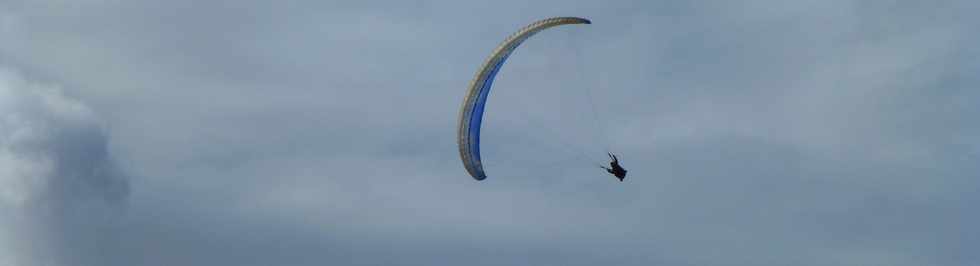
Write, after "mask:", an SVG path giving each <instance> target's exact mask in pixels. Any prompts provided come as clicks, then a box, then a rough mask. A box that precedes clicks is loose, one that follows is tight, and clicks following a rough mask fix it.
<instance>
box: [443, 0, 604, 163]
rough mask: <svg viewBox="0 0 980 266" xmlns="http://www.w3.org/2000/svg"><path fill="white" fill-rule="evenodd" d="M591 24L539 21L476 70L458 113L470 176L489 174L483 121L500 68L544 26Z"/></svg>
mask: <svg viewBox="0 0 980 266" xmlns="http://www.w3.org/2000/svg"><path fill="white" fill-rule="evenodd" d="M591 23H592V22H591V21H589V20H588V19H584V18H576V17H556V18H549V19H544V20H540V21H537V22H534V23H531V24H530V25H527V26H525V27H524V28H521V30H519V31H517V32H516V33H514V34H512V35H510V36H509V37H507V39H505V40H504V42H503V43H501V44H500V45H499V46H497V48H495V49H494V50H493V53H492V54H490V57H489V58H487V60H486V62H484V63H483V66H481V67H480V70H479V71H477V72H476V77H474V78H473V80H472V81H470V86H469V88H468V92H467V93H466V98H465V99H464V100H463V107H462V108H461V109H460V113H459V126H458V129H457V135H456V142H457V144H459V157H460V159H462V160H463V166H464V167H466V171H467V172H469V174H470V176H472V177H473V178H475V179H476V180H483V179H485V178H487V175H486V173H484V172H483V163H482V162H481V161H480V124H481V122H482V120H483V109H484V106H485V105H486V103H487V95H488V94H489V93H490V87H491V86H492V84H493V78H494V77H495V76H496V75H497V71H498V70H500V66H501V65H503V64H504V61H506V60H507V57H508V56H510V53H511V52H513V51H514V49H515V48H517V46H519V45H521V43H522V42H524V41H525V40H527V39H528V38H530V37H531V36H532V35H534V34H535V33H538V32H540V31H542V30H544V29H547V28H551V27H554V26H558V25H565V24H591Z"/></svg>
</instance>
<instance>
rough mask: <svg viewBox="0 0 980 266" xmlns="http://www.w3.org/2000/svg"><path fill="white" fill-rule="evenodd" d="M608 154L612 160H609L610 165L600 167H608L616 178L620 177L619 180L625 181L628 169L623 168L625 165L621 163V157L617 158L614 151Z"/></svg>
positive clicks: (607, 170) (607, 169) (608, 170)
mask: <svg viewBox="0 0 980 266" xmlns="http://www.w3.org/2000/svg"><path fill="white" fill-rule="evenodd" d="M606 155H609V159H610V160H612V161H611V162H609V167H605V166H602V165H600V166H599V167H600V168H602V169H606V172H609V173H610V174H612V175H614V176H616V178H619V182H623V179H624V178H626V169H623V167H622V166H620V165H619V158H616V155H613V154H612V153H607V154H606Z"/></svg>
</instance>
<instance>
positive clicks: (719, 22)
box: [0, 0, 980, 265]
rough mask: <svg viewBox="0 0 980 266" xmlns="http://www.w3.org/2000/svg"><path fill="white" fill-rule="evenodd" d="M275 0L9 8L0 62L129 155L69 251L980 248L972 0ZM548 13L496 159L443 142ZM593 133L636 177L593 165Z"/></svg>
mask: <svg viewBox="0 0 980 266" xmlns="http://www.w3.org/2000/svg"><path fill="white" fill-rule="evenodd" d="M270 3H271V2H264V1H236V2H235V3H234V4H229V3H227V2H223V1H209V2H201V1H167V2H153V1H74V2H72V3H60V2H40V1H23V2H17V1H12V2H6V3H4V4H0V7H3V8H0V10H3V11H0V23H3V24H2V27H0V30H2V31H3V33H4V34H2V35H0V60H5V61H8V62H10V63H9V64H11V65H14V66H15V67H18V68H19V69H22V70H23V72H24V73H26V74H25V75H27V76H30V77H39V79H43V80H52V81H56V82H58V83H59V84H65V88H64V90H65V92H66V93H67V94H69V95H72V96H74V97H75V98H78V99H81V100H83V101H84V102H85V103H87V104H89V106H91V108H92V109H94V110H97V111H98V113H99V114H100V115H101V118H103V119H104V120H105V121H106V124H107V127H106V128H107V129H108V132H109V133H111V135H112V143H110V144H111V145H108V150H107V151H106V152H107V153H108V154H117V155H119V156H115V157H118V160H119V161H120V162H121V164H122V165H124V166H126V168H127V170H128V171H132V172H134V173H135V174H134V176H136V177H139V178H137V179H134V180H133V181H132V188H131V192H130V194H129V198H128V205H129V208H128V210H127V212H126V213H125V216H124V217H123V218H120V219H108V220H109V221H107V222H106V223H103V224H104V226H101V227H96V228H100V229H99V230H95V231H96V232H102V233H100V234H97V233H92V234H77V235H74V236H72V238H71V239H74V241H66V240H57V241H56V242H63V243H68V244H65V245H64V246H71V245H72V244H71V243H82V242H85V241H86V240H90V241H91V240H99V243H100V244H99V245H95V246H94V247H91V248H87V249H86V248H75V249H68V248H63V249H62V250H61V251H60V252H61V253H64V254H62V257H65V258H68V257H70V258H72V259H73V260H74V262H75V263H74V265H270V264H271V265H322V264H338V265H391V264H397V265H458V264H485V265H501V264H515V265H597V264H614V265H651V264H654V265H656V264H668V265H869V264H871V265H876V264H882V265H973V264H976V262H977V261H980V258H977V257H976V255H973V253H974V252H972V250H975V249H976V247H977V246H980V243H978V242H977V241H976V239H977V238H976V236H977V234H978V231H977V230H975V229H973V228H972V226H970V225H971V224H976V223H977V222H978V216H977V215H976V214H975V213H977V212H976V208H975V207H971V205H972V204H971V203H972V202H976V201H977V200H978V199H977V195H976V193H975V191H973V190H975V189H973V188H976V187H977V186H978V185H980V184H978V183H977V181H976V174H975V173H978V172H980V169H977V166H976V164H975V161H976V159H977V158H978V154H980V151H978V149H980V147H978V145H977V138H976V136H978V135H980V127H978V126H977V124H976V122H974V120H975V119H974V117H975V116H976V114H978V113H980V110H978V107H977V106H978V105H977V104H976V101H975V99H977V98H978V96H980V95H978V91H977V90H976V86H977V84H980V80H977V78H976V77H975V75H974V74H973V73H976V72H977V70H980V64H978V62H977V61H976V60H975V58H980V57H978V55H980V54H978V51H980V50H977V49H976V48H974V47H978V46H977V45H976V44H977V42H978V39H977V37H976V36H973V35H974V34H971V31H972V29H974V28H976V26H977V24H978V21H977V20H976V19H973V18H972V14H971V13H970V10H976V8H977V7H976V4H974V3H973V2H969V1H945V2H941V3H935V4H929V5H922V4H916V3H910V2H902V1H893V2H890V3H863V2H859V1H793V2H785V1H767V0H757V1H743V2H740V3H737V4H736V3H730V2H725V1H707V2H698V3H693V2H689V1H656V2H650V1H643V2H640V1H633V2H631V1H613V2H609V1H605V2H601V3H600V2H596V3H569V2H567V1H566V2H560V3H559V2H534V3H530V2H526V1H495V2H492V3H490V2H488V3H463V2H459V1H402V2H397V3H394V2H388V3H386V2H382V1H361V2H358V3H356V4H351V3H336V2H329V1H309V2H307V1H287V2H282V3H280V2H277V3H275V4H270ZM554 15H580V16H585V17H589V18H590V19H592V20H593V21H595V24H593V25H589V26H587V27H579V28H575V27H567V28H557V29H555V30H553V31H548V32H544V33H542V34H541V35H539V36H536V38H535V39H532V40H531V41H529V42H527V43H526V44H525V45H524V46H523V47H522V48H521V49H520V50H519V51H517V52H516V53H515V55H514V57H513V58H512V59H511V60H510V61H509V62H508V63H507V66H506V67H505V68H504V69H503V70H502V72H501V74H500V79H499V80H498V81H497V83H496V89H495V91H494V92H493V96H492V98H491V99H490V102H489V107H488V108H489V112H488V115H487V117H486V128H485V131H484V133H485V135H484V141H485V142H484V143H485V147H484V152H485V154H484V156H485V157H486V161H487V162H486V163H487V165H488V169H487V170H488V173H489V174H490V179H489V180H487V182H473V181H472V180H470V179H469V178H468V177H466V176H465V172H464V171H463V170H462V169H461V167H460V166H459V162H458V158H456V156H457V155H456V151H455V146H454V145H455V143H453V140H454V138H453V134H454V130H453V129H454V126H455V121H454V120H455V118H456V117H455V116H456V114H457V113H456V112H457V111H458V110H457V108H458V107H459V103H458V101H459V100H460V99H461V97H462V93H463V88H464V87H465V85H466V83H467V82H468V80H469V79H470V78H471V77H472V74H473V73H472V71H474V70H475V69H476V67H477V66H478V64H479V63H480V62H481V60H483V59H484V57H485V56H486V54H487V53H489V51H490V49H492V48H493V47H494V46H495V45H496V44H497V43H498V42H499V41H500V40H501V39H502V38H504V37H505V36H506V35H507V34H510V33H511V31H513V30H515V29H516V28H517V27H520V26H522V25H523V24H524V23H527V22H530V21H532V20H534V19H538V18H541V17H547V16H554ZM587 89H591V91H592V92H594V95H592V96H593V97H594V99H593V100H594V101H595V103H596V104H597V106H598V113H599V115H600V116H601V118H602V119H603V120H602V121H599V122H598V123H597V122H595V121H593V119H592V118H591V117H590V116H591V114H590V111H589V110H588V108H587V107H584V106H585V105H587V104H588V102H587V99H586V98H585V97H586V96H587V95H586V92H587ZM554 95H559V97H549V96H554ZM597 128H598V129H601V131H597ZM79 134H81V133H79ZM86 134H87V133H86ZM81 135H84V134H81ZM603 135H605V136H608V137H602V136H603ZM604 138H608V139H604ZM82 139H84V138H82ZM73 143H74V142H73ZM607 147H608V148H611V149H613V150H614V151H616V152H619V153H621V154H622V155H621V157H622V158H623V161H624V163H625V165H626V166H627V168H629V169H630V173H631V177H630V179H628V182H627V183H624V184H620V183H618V182H612V181H613V179H611V178H610V177H606V176H602V174H601V172H598V171H595V170H596V169H595V168H594V166H593V164H594V163H596V162H597V160H600V158H601V157H602V156H603V152H604V151H603V149H605V148H607ZM30 169H33V168H23V169H21V170H18V171H28V170H30ZM11 191H16V193H23V191H24V190H21V189H18V190H11ZM70 193H80V192H70ZM70 193H69V194H70ZM110 216H111V215H110ZM16 239H19V240H25V239H26V240H30V239H32V238H31V237H19V238H16ZM4 244H5V243H0V248H3V249H2V250H5V251H8V252H10V253H18V251H17V250H18V249H19V250H26V251H30V250H39V249H40V248H41V247H43V245H40V244H39V245H38V246H37V247H31V246H27V247H21V246H11V245H4ZM0 263H2V261H0ZM38 264H45V263H44V262H39V263H38Z"/></svg>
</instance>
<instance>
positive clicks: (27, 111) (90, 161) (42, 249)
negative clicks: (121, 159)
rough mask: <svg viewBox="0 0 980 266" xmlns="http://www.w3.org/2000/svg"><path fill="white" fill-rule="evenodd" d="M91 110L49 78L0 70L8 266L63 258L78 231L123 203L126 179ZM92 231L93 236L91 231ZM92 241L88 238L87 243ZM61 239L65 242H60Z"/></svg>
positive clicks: (0, 198)
mask: <svg viewBox="0 0 980 266" xmlns="http://www.w3.org/2000/svg"><path fill="white" fill-rule="evenodd" d="M107 141H108V137H107V135H106V133H105V132H104V131H103V127H102V125H101V124H100V122H99V121H98V119H97V117H96V116H95V114H94V113H93V112H92V111H91V110H90V109H89V108H88V107H87V106H85V105H83V104H82V103H80V102H78V101H76V100H73V99H71V98H68V97H66V96H65V95H64V94H62V92H61V90H59V89H58V88H57V87H53V86H51V85H48V84H43V83H38V82H33V81H29V80H26V79H24V78H23V77H22V76H20V75H19V74H18V73H16V72H13V71H11V70H9V69H0V169H2V170H0V187H2V188H3V189H2V190H0V212H3V213H4V217H5V219H4V221H3V222H2V223H0V225H2V226H3V227H4V230H5V233H4V234H3V236H5V237H3V238H2V239H0V242H2V244H0V246H4V247H9V248H5V249H4V250H3V252H0V254H4V256H3V257H5V258H6V259H7V260H11V261H0V262H3V263H5V264H10V265H34V264H50V263H57V264H63V263H66V261H61V259H62V257H60V256H58V255H57V254H59V253H61V252H65V251H67V250H72V249H77V248H81V247H83V246H72V245H73V244H80V243H72V242H73V241H74V239H73V238H74V237H75V236H76V235H78V234H76V230H78V231H89V232H90V231H91V230H93V229H94V228H93V226H94V227H98V226H102V225H100V224H101V222H100V221H102V220H104V219H105V217H106V215H112V214H113V213H116V212H117V211H116V210H117V209H118V208H119V207H123V205H122V204H124V203H125V202H124V201H125V198H126V196H127V193H128V184H127V182H128V180H127V179H126V177H125V176H123V175H122V173H121V171H120V169H119V168H118V167H117V166H116V165H115V164H114V163H113V162H112V160H111V158H110V156H109V154H108V150H107ZM94 236H97V234H94ZM88 240H91V239H86V241H88ZM66 244H67V245H66Z"/></svg>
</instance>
